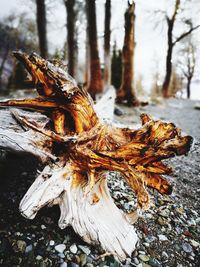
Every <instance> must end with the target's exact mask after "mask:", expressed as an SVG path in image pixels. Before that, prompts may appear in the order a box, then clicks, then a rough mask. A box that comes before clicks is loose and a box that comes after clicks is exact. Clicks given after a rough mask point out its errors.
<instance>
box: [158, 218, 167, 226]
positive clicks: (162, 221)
mask: <svg viewBox="0 0 200 267" xmlns="http://www.w3.org/2000/svg"><path fill="white" fill-rule="evenodd" d="M158 223H159V224H160V225H161V226H163V225H167V221H166V219H164V218H163V217H161V216H159V217H158Z"/></svg>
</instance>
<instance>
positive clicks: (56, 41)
mask: <svg viewBox="0 0 200 267" xmlns="http://www.w3.org/2000/svg"><path fill="white" fill-rule="evenodd" d="M91 3H95V7H94V8H95V9H96V10H93V9H92V7H91ZM131 5H134V9H133V10H132V12H133V15H134V20H133V21H134V25H133V30H134V40H133V42H134V44H133V49H134V53H133V66H134V68H133V76H134V78H133V81H132V82H133V87H134V91H135V94H136V95H137V96H138V97H139V98H140V99H148V98H149V97H151V98H154V97H157V96H162V95H164V94H165V93H163V92H164V91H165V89H166V88H165V89H164V88H163V87H164V86H165V87H166V83H168V85H167V87H168V88H167V90H168V93H167V95H168V96H176V97H179V98H191V99H200V88H199V87H200V56H199V55H200V48H199V47H200V46H199V43H200V28H199V25H200V17H199V12H200V2H199V1H198V0H181V1H180V0H160V1H153V0H148V1H145V0H140V1H137V0H136V1H134V2H133V1H127V0H113V1H112V0H111V1H105V0H96V1H84V0H82V1H81V0H68V1H64V0H56V1H55V0H35V1H34V0H31V1H25V0H10V1H4V3H3V5H2V6H1V9H0V94H7V93H8V92H9V91H10V90H15V89H19V88H20V89H22V88H28V87H31V85H30V84H29V83H28V82H24V80H26V74H25V73H24V70H23V68H22V67H21V65H20V64H18V63H17V62H16V60H15V59H14V58H13V57H12V51H13V50H19V49H21V50H23V51H25V52H27V53H30V52H32V51H34V52H37V53H39V54H40V55H42V56H43V57H44V58H48V59H55V58H56V59H60V60H62V61H64V64H66V66H68V71H69V73H70V74H71V75H72V76H74V77H75V78H76V80H77V81H78V82H79V83H80V84H83V85H87V84H88V83H89V76H90V72H89V65H90V59H92V58H91V54H90V53H92V52H91V51H90V50H93V49H94V46H93V45H90V41H88V40H89V38H90V37H89V38H88V35H89V34H88V32H89V31H90V30H89V28H92V27H93V26H95V24H96V31H97V35H96V38H97V52H98V57H99V59H100V68H101V74H102V79H104V87H106V86H107V85H108V84H112V85H114V87H115V88H116V89H118V88H119V87H120V84H121V83H122V72H123V71H122V69H123V64H124V60H123V52H122V50H123V46H124V35H125V12H126V11H127V10H128V8H129V9H130V6H131ZM88 9H91V10H88ZM89 12H91V13H90V14H89V17H90V18H91V19H89V18H88V16H87V14H88V13H89ZM106 14H107V15H106ZM106 16H107V18H106ZM92 21H93V22H94V23H92ZM106 23H107V24H106ZM106 38H107V41H106ZM170 38H171V40H170ZM106 42H107V46H106ZM108 42H109V44H108ZM170 42H171V43H170ZM94 50H95V49H94ZM170 50H171V51H170ZM93 52H94V51H93ZM170 53H171V54H170ZM167 60H168V63H167ZM169 62H171V63H170V64H171V69H170V70H169V67H170V66H169V65H170V64H169ZM167 64H168V67H167ZM167 68H168V69H167ZM107 69H108V70H109V74H108V76H109V77H107V78H106V77H103V76H106V75H105V73H106V71H108V70H107ZM105 70H106V71H105ZM169 72H170V73H169ZM167 76H170V77H167ZM106 79H107V80H106ZM166 79H168V81H166ZM164 83H165V85H164Z"/></svg>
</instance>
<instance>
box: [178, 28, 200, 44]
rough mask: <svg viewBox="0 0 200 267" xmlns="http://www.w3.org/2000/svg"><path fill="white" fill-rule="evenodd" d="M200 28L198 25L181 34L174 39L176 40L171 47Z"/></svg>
mask: <svg viewBox="0 0 200 267" xmlns="http://www.w3.org/2000/svg"><path fill="white" fill-rule="evenodd" d="M199 27H200V25H197V26H195V27H192V28H190V29H189V30H188V31H187V32H184V33H182V34H181V35H180V36H179V37H178V38H176V40H175V41H174V42H173V46H174V45H175V44H176V43H178V42H180V41H181V40H182V39H183V38H185V37H186V36H188V35H189V34H190V33H192V32H193V31H195V30H196V29H198V28H199Z"/></svg>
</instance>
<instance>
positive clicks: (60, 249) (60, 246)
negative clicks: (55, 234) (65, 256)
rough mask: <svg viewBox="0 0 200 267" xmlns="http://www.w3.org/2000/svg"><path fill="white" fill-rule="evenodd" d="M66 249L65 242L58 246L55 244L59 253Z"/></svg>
mask: <svg viewBox="0 0 200 267" xmlns="http://www.w3.org/2000/svg"><path fill="white" fill-rule="evenodd" d="M65 249H66V246H65V244H59V245H57V246H55V250H56V251H57V252H59V253H63V251H64V250H65Z"/></svg>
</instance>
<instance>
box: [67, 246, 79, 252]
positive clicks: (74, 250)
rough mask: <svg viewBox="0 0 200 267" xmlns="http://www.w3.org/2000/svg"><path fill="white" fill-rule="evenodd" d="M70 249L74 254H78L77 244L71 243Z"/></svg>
mask: <svg viewBox="0 0 200 267" xmlns="http://www.w3.org/2000/svg"><path fill="white" fill-rule="evenodd" d="M69 249H70V251H71V253H73V254H76V252H77V250H78V249H77V246H76V245H75V244H73V245H71V247H70V248H69Z"/></svg>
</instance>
